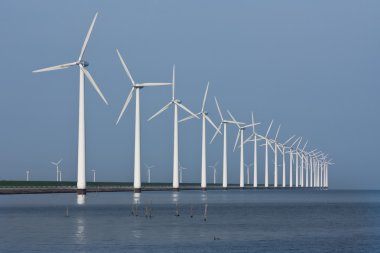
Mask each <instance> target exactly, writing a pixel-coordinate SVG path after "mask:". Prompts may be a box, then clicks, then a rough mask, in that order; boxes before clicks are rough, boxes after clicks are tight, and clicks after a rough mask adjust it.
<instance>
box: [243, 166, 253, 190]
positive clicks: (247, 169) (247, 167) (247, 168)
mask: <svg viewBox="0 0 380 253" xmlns="http://www.w3.org/2000/svg"><path fill="white" fill-rule="evenodd" d="M253 164H254V163H250V164H246V163H244V165H245V167H246V171H247V185H249V168H251V166H252V165H253Z"/></svg>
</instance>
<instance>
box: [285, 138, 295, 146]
mask: <svg viewBox="0 0 380 253" xmlns="http://www.w3.org/2000/svg"><path fill="white" fill-rule="evenodd" d="M294 137H296V136H295V135H293V136H292V137H290V138H289V139H287V140H286V141H285V142H284V144H282V145H284V146H285V145H286V144H288V142H289V141H291V140H292V139H293V138H294Z"/></svg>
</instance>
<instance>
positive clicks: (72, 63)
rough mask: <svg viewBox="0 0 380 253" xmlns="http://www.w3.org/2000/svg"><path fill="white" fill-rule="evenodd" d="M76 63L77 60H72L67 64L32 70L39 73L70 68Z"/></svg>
mask: <svg viewBox="0 0 380 253" xmlns="http://www.w3.org/2000/svg"><path fill="white" fill-rule="evenodd" d="M75 65H77V63H76V62H71V63H65V64H61V65H57V66H52V67H47V68H43V69H37V70H33V71H32V72H33V73H38V72H46V71H52V70H60V69H67V68H70V67H72V66H75Z"/></svg>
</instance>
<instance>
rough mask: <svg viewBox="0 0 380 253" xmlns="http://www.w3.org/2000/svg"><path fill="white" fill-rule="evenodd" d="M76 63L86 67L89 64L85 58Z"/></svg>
mask: <svg viewBox="0 0 380 253" xmlns="http://www.w3.org/2000/svg"><path fill="white" fill-rule="evenodd" d="M77 65H82V67H84V68H85V67H87V66H88V65H90V64H89V63H88V62H87V61H85V60H80V61H79V62H78V63H77Z"/></svg>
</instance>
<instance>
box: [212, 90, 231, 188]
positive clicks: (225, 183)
mask: <svg viewBox="0 0 380 253" xmlns="http://www.w3.org/2000/svg"><path fill="white" fill-rule="evenodd" d="M214 99H215V104H216V107H217V108H218V113H219V116H220V120H221V122H220V124H219V126H218V130H219V131H220V129H221V127H222V125H223V183H222V186H223V188H224V189H227V186H228V163H227V158H228V157H227V125H228V124H235V122H233V121H231V120H225V119H224V118H223V115H222V112H221V110H220V107H219V103H218V100H217V99H216V97H214ZM217 134H218V131H215V134H214V136H213V137H212V139H211V141H210V143H212V142H213V140H214V139H215V137H216V136H217Z"/></svg>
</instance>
